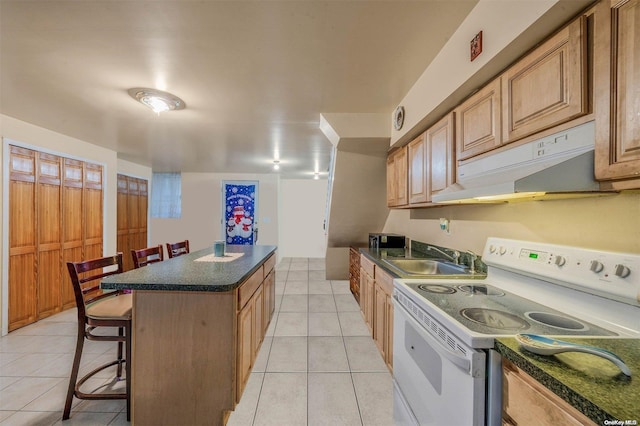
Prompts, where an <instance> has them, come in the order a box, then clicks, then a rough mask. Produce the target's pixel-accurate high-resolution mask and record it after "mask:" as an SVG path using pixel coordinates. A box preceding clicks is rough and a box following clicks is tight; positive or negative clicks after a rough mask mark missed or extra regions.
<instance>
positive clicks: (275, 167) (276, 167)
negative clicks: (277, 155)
mask: <svg viewBox="0 0 640 426" xmlns="http://www.w3.org/2000/svg"><path fill="white" fill-rule="evenodd" d="M273 170H280V161H278V160H273Z"/></svg>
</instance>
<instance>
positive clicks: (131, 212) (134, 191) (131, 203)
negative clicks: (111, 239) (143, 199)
mask: <svg viewBox="0 0 640 426" xmlns="http://www.w3.org/2000/svg"><path fill="white" fill-rule="evenodd" d="M127 182H128V184H129V194H128V196H127V218H128V220H129V245H130V247H131V248H132V249H133V250H138V249H141V248H144V245H140V188H139V184H138V179H136V178H134V177H128V178H127Z"/></svg>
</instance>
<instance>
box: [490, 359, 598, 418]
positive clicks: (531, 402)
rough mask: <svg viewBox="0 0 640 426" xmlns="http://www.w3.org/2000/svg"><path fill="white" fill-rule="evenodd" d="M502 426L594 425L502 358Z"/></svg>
mask: <svg viewBox="0 0 640 426" xmlns="http://www.w3.org/2000/svg"><path fill="white" fill-rule="evenodd" d="M502 366H503V367H502V416H503V423H505V424H514V425H576V426H585V425H595V423H594V422H592V421H591V420H590V419H589V418H587V417H586V416H585V415H584V414H582V413H581V412H580V411H578V410H577V409H575V408H574V407H572V406H571V405H570V404H569V403H567V402H566V401H565V400H563V399H562V398H560V397H559V396H557V395H556V394H554V393H553V392H551V391H550V390H549V389H547V388H546V387H544V386H543V385H542V384H540V382H538V381H537V380H535V379H534V378H532V377H531V376H529V375H528V374H526V373H525V372H523V371H522V370H520V369H519V368H518V367H516V366H515V365H514V364H512V363H511V362H510V361H508V360H506V359H504V358H503V363H502Z"/></svg>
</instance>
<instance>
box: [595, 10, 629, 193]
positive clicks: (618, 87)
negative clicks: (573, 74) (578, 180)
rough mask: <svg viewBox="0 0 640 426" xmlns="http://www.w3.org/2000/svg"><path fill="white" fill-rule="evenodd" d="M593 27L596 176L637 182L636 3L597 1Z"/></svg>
mask: <svg viewBox="0 0 640 426" xmlns="http://www.w3.org/2000/svg"><path fill="white" fill-rule="evenodd" d="M595 26H596V36H595V37H596V38H595V49H594V55H595V63H594V72H595V82H594V86H595V87H594V91H595V112H596V151H595V156H596V158H595V161H596V177H597V178H598V179H604V180H610V179H626V178H640V102H638V91H639V90H640V67H638V61H640V1H639V0H629V1H624V0H613V1H602V2H600V3H599V4H598V5H597V6H596V15H595ZM639 187H640V182H638V181H635V183H633V182H631V185H627V187H626V188H639Z"/></svg>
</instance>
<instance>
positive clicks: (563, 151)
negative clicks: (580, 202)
mask: <svg viewBox="0 0 640 426" xmlns="http://www.w3.org/2000/svg"><path fill="white" fill-rule="evenodd" d="M594 146H595V124H594V122H593V121H590V122H587V123H584V124H581V125H579V126H576V127H573V128H571V129H568V130H565V131H562V132H558V133H555V134H553V135H550V136H547V137H544V138H541V139H538V140H535V141H532V142H529V143H526V144H524V145H520V146H517V147H514V148H511V149H507V150H505V151H502V152H498V153H496V154H493V155H488V156H485V157H482V158H479V159H477V160H473V159H472V160H470V161H466V162H465V163H464V164H463V165H460V166H458V171H457V183H455V184H454V185H452V186H451V187H449V188H447V189H446V190H444V191H442V192H441V193H439V194H436V195H434V196H433V198H432V201H433V202H434V203H477V202H483V201H485V202H495V201H508V200H510V199H518V198H558V196H559V194H560V196H573V195H577V194H582V195H587V194H590V193H597V191H599V190H600V184H599V183H598V182H597V181H596V180H595V176H594Z"/></svg>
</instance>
